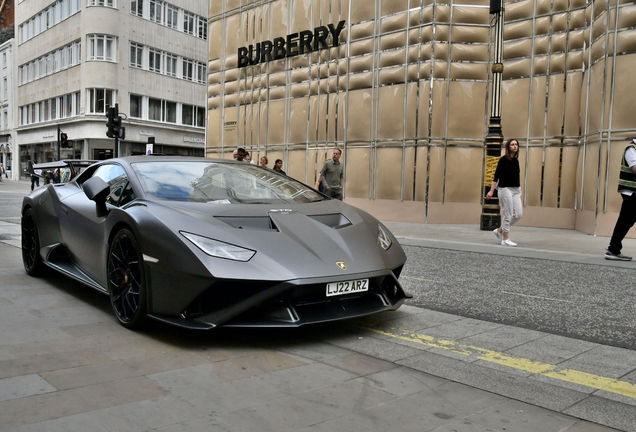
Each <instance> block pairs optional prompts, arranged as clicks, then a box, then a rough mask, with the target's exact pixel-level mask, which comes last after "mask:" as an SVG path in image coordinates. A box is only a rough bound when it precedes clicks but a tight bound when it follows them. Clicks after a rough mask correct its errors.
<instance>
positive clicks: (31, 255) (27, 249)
mask: <svg viewBox="0 0 636 432" xmlns="http://www.w3.org/2000/svg"><path fill="white" fill-rule="evenodd" d="M21 230H22V263H23V264H24V270H26V272H27V274H28V275H29V276H42V275H44V272H45V270H46V268H47V267H46V264H44V261H43V260H42V256H41V255H40V235H39V232H38V226H37V223H36V222H35V216H34V214H33V209H31V208H28V209H27V210H26V211H25V212H24V215H23V216H22V220H21Z"/></svg>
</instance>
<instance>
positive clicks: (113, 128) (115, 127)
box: [106, 104, 126, 139]
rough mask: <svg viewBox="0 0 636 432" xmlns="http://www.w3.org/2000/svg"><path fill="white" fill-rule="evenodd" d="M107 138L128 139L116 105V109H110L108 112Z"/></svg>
mask: <svg viewBox="0 0 636 432" xmlns="http://www.w3.org/2000/svg"><path fill="white" fill-rule="evenodd" d="M106 118H107V119H108V120H107V121H106V127H107V130H106V136H107V137H108V138H119V139H124V138H126V128H125V127H123V126H122V125H121V116H120V115H119V106H118V104H115V106H114V107H110V108H108V111H107V112H106Z"/></svg>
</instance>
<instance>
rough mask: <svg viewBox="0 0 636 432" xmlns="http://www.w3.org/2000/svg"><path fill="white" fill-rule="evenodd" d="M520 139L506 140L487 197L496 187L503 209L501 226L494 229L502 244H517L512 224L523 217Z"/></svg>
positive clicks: (490, 195) (487, 197) (490, 196)
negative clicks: (504, 149) (512, 238)
mask: <svg viewBox="0 0 636 432" xmlns="http://www.w3.org/2000/svg"><path fill="white" fill-rule="evenodd" d="M519 172H520V170H519V141H517V140H516V139H514V138H512V139H509V140H508V141H507V142H506V151H505V154H504V155H503V156H502V157H501V158H500V159H499V162H498V163H497V169H496V170H495V176H494V177H493V181H492V186H491V187H490V191H489V192H488V193H487V194H486V199H490V198H492V195H493V193H494V192H495V188H497V192H498V195H499V203H500V204H501V210H502V211H503V219H502V221H501V226H500V227H499V228H497V229H496V230H494V231H493V232H494V233H495V236H497V238H498V239H499V242H500V243H501V245H502V246H517V244H516V243H515V242H513V241H512V240H510V238H509V236H510V226H512V225H514V224H515V223H516V222H517V221H518V220H519V219H521V214H522V206H521V183H520V181H519Z"/></svg>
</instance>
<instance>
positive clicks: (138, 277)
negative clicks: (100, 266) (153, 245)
mask: <svg viewBox="0 0 636 432" xmlns="http://www.w3.org/2000/svg"><path fill="white" fill-rule="evenodd" d="M107 271H108V291H109V293H110V303H111V304H112V306H113V311H115V316H116V317H117V319H118V320H119V323H120V324H121V325H123V326H124V327H126V328H130V329H132V328H139V327H141V326H142V325H143V324H144V322H145V320H146V313H147V303H146V279H145V274H144V262H143V256H142V254H141V248H140V247H139V244H138V243H137V240H136V239H135V236H134V234H133V233H132V232H131V231H129V230H127V229H122V230H120V231H119V232H118V233H117V235H116V236H115V238H114V239H113V241H112V243H111V245H110V248H109V250H108V265H107Z"/></svg>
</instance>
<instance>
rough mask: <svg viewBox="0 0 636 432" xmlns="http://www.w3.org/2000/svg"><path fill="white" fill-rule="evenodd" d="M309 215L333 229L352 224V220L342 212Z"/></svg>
mask: <svg viewBox="0 0 636 432" xmlns="http://www.w3.org/2000/svg"><path fill="white" fill-rule="evenodd" d="M309 217H310V218H312V219H313V220H315V221H317V222H320V223H321V224H323V225H327V226H328V227H330V228H333V229H340V228H344V227H348V226H349V225H351V221H350V220H349V219H347V218H346V217H345V216H344V215H343V214H340V213H338V214H326V215H309Z"/></svg>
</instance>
